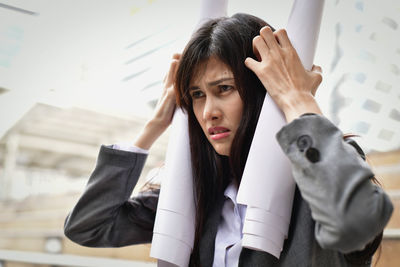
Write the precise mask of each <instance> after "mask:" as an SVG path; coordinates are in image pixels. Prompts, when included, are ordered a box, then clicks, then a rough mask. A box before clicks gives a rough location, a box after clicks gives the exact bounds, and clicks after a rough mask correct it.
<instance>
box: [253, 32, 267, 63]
mask: <svg viewBox="0 0 400 267" xmlns="http://www.w3.org/2000/svg"><path fill="white" fill-rule="evenodd" d="M268 50H269V48H268V46H267V43H266V42H265V41H264V38H262V37H261V36H260V35H257V36H256V37H254V39H253V52H254V55H256V57H257V59H258V60H263V59H265V58H266V57H268V54H269V51H268Z"/></svg>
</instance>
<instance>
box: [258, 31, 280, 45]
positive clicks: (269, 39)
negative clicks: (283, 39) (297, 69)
mask: <svg viewBox="0 0 400 267" xmlns="http://www.w3.org/2000/svg"><path fill="white" fill-rule="evenodd" d="M260 35H261V36H262V37H263V39H264V40H265V42H266V43H267V46H268V48H269V49H270V50H277V49H279V44H278V42H277V40H276V38H275V36H274V34H273V32H272V30H271V28H270V27H268V26H266V27H263V28H262V29H261V30H260Z"/></svg>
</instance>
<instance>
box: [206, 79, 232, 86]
mask: <svg viewBox="0 0 400 267" xmlns="http://www.w3.org/2000/svg"><path fill="white" fill-rule="evenodd" d="M229 80H234V78H232V77H228V78H222V79H219V80H216V81H213V82H209V83H208V86H210V87H211V86H215V85H217V84H220V83H222V82H225V81H229Z"/></svg>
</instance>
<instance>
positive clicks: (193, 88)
mask: <svg viewBox="0 0 400 267" xmlns="http://www.w3.org/2000/svg"><path fill="white" fill-rule="evenodd" d="M234 79H235V78H233V77H229V78H222V79H219V80H216V81H212V82H209V83H208V84H207V85H208V86H210V87H211V86H215V85H217V84H220V83H222V82H225V81H229V80H234ZM197 89H199V87H198V86H191V87H189V91H191V90H197Z"/></svg>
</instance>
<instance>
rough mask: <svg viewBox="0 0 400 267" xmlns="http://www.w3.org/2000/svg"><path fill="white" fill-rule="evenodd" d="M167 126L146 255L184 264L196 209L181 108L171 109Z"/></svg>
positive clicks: (189, 247) (192, 237)
mask: <svg viewBox="0 0 400 267" xmlns="http://www.w3.org/2000/svg"><path fill="white" fill-rule="evenodd" d="M171 128H172V129H171V133H170V140H169V143H168V149H167V156H166V160H165V176H164V177H163V180H162V182H161V190H160V196H159V200H158V206H157V214H156V220H155V223H154V233H153V240H152V246H151V251H150V256H151V257H154V258H157V259H160V260H162V262H160V264H161V265H165V262H169V263H172V264H175V265H177V266H181V267H184V266H187V265H188V264H189V260H190V253H191V250H192V248H193V243H194V233H195V212H196V209H195V204H194V196H193V178H192V167H191V166H192V165H191V156H190V146H189V134H188V122H187V116H186V115H185V114H184V113H183V111H182V110H181V109H177V110H176V111H175V114H174V118H173V121H172V125H171ZM176 226H179V227H181V228H180V229H178V228H176ZM177 230H180V231H181V232H179V231H177Z"/></svg>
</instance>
